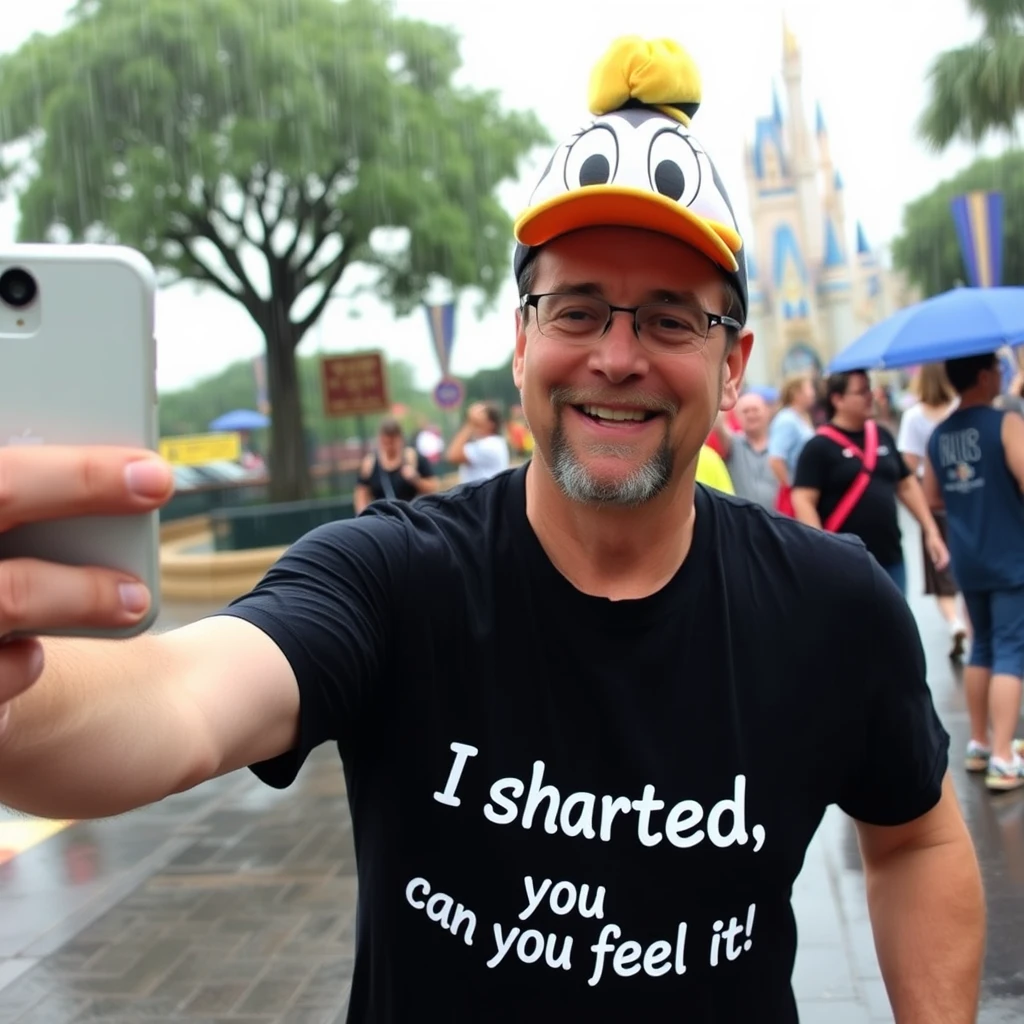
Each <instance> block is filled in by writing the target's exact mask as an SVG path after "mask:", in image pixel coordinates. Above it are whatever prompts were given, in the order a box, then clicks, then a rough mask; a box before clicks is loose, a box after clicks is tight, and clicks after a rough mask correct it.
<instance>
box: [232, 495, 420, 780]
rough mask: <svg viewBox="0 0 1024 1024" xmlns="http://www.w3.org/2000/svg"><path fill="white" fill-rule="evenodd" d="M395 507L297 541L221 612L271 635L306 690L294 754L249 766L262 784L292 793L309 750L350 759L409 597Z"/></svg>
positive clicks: (404, 545)
mask: <svg viewBox="0 0 1024 1024" xmlns="http://www.w3.org/2000/svg"><path fill="white" fill-rule="evenodd" d="M403 524H404V520H402V519H400V518H398V517H396V516H395V515H394V514H393V513H390V512H389V510H388V509H386V508H385V509H382V510H379V511H375V510H374V509H371V510H369V511H368V512H367V513H366V514H365V515H363V516H360V517H359V518H358V519H346V520H342V521H339V522H333V523H329V524H327V525H325V526H321V527H318V528H317V529H315V530H313V531H312V532H310V533H308V534H307V535H306V536H305V537H303V538H302V539H301V540H299V541H297V542H296V543H295V544H294V545H293V546H292V547H291V548H289V549H288V551H287V552H285V554H284V555H283V556H282V557H281V559H280V560H279V561H278V562H277V563H276V564H275V565H274V566H272V567H271V568H270V570H269V571H268V572H267V574H266V576H264V578H263V579H262V580H261V581H260V583H259V584H257V586H256V587H255V588H254V589H253V590H252V591H250V592H249V593H248V594H246V595H244V596H243V597H240V598H238V599H237V600H236V601H234V602H232V603H231V604H230V605H228V607H227V608H225V609H223V611H222V612H220V614H223V615H234V616H237V617H238V618H241V619H245V620H246V621H247V622H251V623H252V624H253V625H254V626H256V627H258V628H259V629H261V630H263V632H264V633H266V634H267V635H268V636H269V637H270V639H271V640H273V641H274V643H275V644H277V646H278V647H279V648H280V649H281V651H282V653H283V654H284V656H285V657H286V658H287V659H288V663H289V664H290V665H291V667H292V671H293V672H294V673H295V678H296V680H297V682H298V686H299V732H298V739H297V741H296V745H295V747H294V748H293V749H292V750H291V751H289V752H288V753H286V754H283V755H282V756H280V757H277V758H275V759H273V760H271V761H266V762H262V763H260V764H255V765H252V766H251V769H252V771H253V772H254V773H255V774H256V775H257V776H258V777H259V778H260V779H262V780H263V781H264V782H266V783H268V784H269V785H271V786H274V787H275V788H278V789H284V788H286V787H287V786H289V785H290V784H291V783H292V782H293V781H294V779H295V776H296V775H297V774H298V771H299V769H300V768H301V767H302V765H303V763H304V762H305V760H306V758H307V757H308V756H309V754H310V752H311V751H312V750H313V749H314V748H315V747H317V746H319V745H320V744H321V743H324V742H327V741H335V742H337V743H338V744H339V746H340V748H341V753H342V756H343V757H344V756H345V755H346V752H347V751H348V750H349V749H350V748H351V745H352V738H353V736H354V735H355V734H356V733H357V732H358V730H359V729H360V727H361V724H362V719H363V718H364V717H365V716H363V715H362V711H363V708H364V706H365V704H366V701H367V699H368V696H369V695H370V694H371V693H372V692H373V690H374V688H375V685H376V684H377V682H378V680H379V678H380V676H381V673H382V667H383V664H384V661H385V657H386V653H387V651H388V650H390V649H392V645H393V641H394V636H393V634H394V632H395V630H396V628H397V625H396V621H397V617H398V616H397V611H398V602H399V600H400V597H401V595H402V594H403V593H404V592H405V591H406V585H405V583H406V580H405V577H406V575H407V566H408V551H409V544H408V534H407V531H406V529H405V527H404V525H403Z"/></svg>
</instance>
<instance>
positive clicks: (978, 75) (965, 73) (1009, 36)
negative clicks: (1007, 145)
mask: <svg viewBox="0 0 1024 1024" xmlns="http://www.w3.org/2000/svg"><path fill="white" fill-rule="evenodd" d="M967 6H968V8H969V9H970V10H971V11H972V12H974V13H975V14H979V15H980V16H981V18H982V21H983V28H982V33H981V35H980V36H979V38H978V39H976V40H975V41H974V42H971V43H967V44H966V45H965V46H959V47H957V48H956V49H953V50H947V51H946V52H945V53H942V54H940V55H939V56H938V57H937V58H936V59H935V61H934V63H933V64H932V66H931V69H930V71H929V75H928V79H929V86H930V96H929V99H928V103H927V106H926V108H925V111H924V114H923V115H922V117H921V119H920V122H919V125H918V130H919V132H920V134H921V136H922V137H923V138H924V139H925V141H927V142H928V143H929V144H930V145H931V146H932V147H934V148H935V149H938V150H942V149H945V148H946V147H947V146H948V145H949V144H950V143H951V142H952V141H953V140H954V139H956V138H960V139H963V140H965V141H967V142H969V143H971V144H973V145H977V144H978V143H979V142H981V141H982V139H984V138H985V137H986V136H987V135H988V134H989V133H991V132H1005V133H1006V134H1008V135H1009V136H1010V137H1011V138H1013V136H1014V134H1015V126H1016V123H1017V118H1018V116H1019V115H1020V113H1021V111H1022V110H1024V0H967Z"/></svg>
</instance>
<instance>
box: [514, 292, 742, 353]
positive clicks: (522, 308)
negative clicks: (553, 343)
mask: <svg viewBox="0 0 1024 1024" xmlns="http://www.w3.org/2000/svg"><path fill="white" fill-rule="evenodd" d="M551 297H556V298H577V299H591V300H593V301H595V302H603V303H604V304H605V305H606V306H607V307H608V319H607V321H606V322H605V325H604V327H603V328H602V329H601V331H600V332H599V333H598V334H595V335H594V336H593V337H585V338H580V339H579V340H580V341H581V342H583V343H586V342H591V341H600V339H601V338H603V337H604V336H605V335H606V334H607V333H608V331H609V330H611V326H612V317H613V316H615V314H616V313H629V315H630V316H632V318H633V334H634V335H636V339H637V341H639V342H640V343H641V344H643V339H642V338H641V337H640V311H641V310H642V309H650V308H652V307H653V308H655V309H656V308H658V307H660V306H687V305H692V306H693V307H694V308H696V309H699V310H700V311H701V312H702V313H703V314H704V316H706V317H707V319H708V329H707V331H706V332H705V333H704V337H703V339H702V340H701V343H700V345H699V346H698V347H697V348H694V349H686V350H684V352H683V354H686V353H688V352H701V351H703V349H704V346H705V345H707V343H708V336H709V335H710V334H711V332H712V330H713V329H714V328H715V327H719V326H721V327H726V328H732V329H733V330H734V331H741V330H743V324H741V323H740V322H739V320H735V319H733V318H732V317H731V316H721V315H719V314H718V313H710V312H708V310H706V309H705V308H704V307H703V306H700V305H697V304H696V303H686V302H644V303H642V304H641V305H639V306H613V305H612V304H611V303H610V302H609V301H608V300H607V299H602V298H601V297H600V296H599V295H586V294H584V293H582V292H530V293H529V294H527V295H520V296H519V312H520V313H525V312H526V308H527V307H528V306H532V307H533V309H534V312H535V315H536V317H537V330H540V308H539V304H540V301H541V299H547V298H551ZM541 334H544V332H543V331H541ZM544 336H545V337H547V335H546V334H545V335H544ZM555 340H560V339H555ZM561 340H568V339H561Z"/></svg>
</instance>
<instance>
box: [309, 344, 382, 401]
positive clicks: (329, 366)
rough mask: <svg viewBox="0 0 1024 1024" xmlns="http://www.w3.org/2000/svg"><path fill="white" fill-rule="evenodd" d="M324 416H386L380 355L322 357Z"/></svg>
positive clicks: (372, 353)
mask: <svg viewBox="0 0 1024 1024" xmlns="http://www.w3.org/2000/svg"><path fill="white" fill-rule="evenodd" d="M320 375H321V381H322V383H323V390H324V415H325V416H359V415H362V414H363V413H373V412H386V411H387V410H388V409H389V408H390V407H391V403H390V402H389V401H388V380H387V372H386V368H385V365H384V357H383V356H382V355H381V354H380V352H361V353H358V354H356V355H349V356H325V357H324V358H323V359H322V360H321V363H320Z"/></svg>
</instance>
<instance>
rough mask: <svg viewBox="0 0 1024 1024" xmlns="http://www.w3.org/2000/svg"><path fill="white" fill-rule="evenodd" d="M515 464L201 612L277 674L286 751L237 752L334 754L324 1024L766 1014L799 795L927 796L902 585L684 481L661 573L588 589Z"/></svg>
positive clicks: (868, 563)
mask: <svg viewBox="0 0 1024 1024" xmlns="http://www.w3.org/2000/svg"><path fill="white" fill-rule="evenodd" d="M525 475H526V469H525V468H520V469H516V470H511V471H509V472H506V473H503V474H501V475H500V476H497V477H495V478H493V479H491V480H489V481H486V482H484V483H480V484H472V485H469V486H466V487H463V488H460V489H459V490H458V491H455V492H451V493H448V494H442V495H433V496H428V497H425V498H421V499H418V500H417V501H416V502H415V503H413V504H404V503H397V502H396V503H385V504H381V505H379V506H373V507H372V508H371V510H370V511H369V512H367V513H366V514H364V515H363V516H361V517H359V518H358V519H354V520H348V521H343V522H337V523H332V524H330V525H328V526H324V527H321V528H319V529H317V530H315V531H314V532H312V533H311V534H309V535H308V536H306V537H305V538H303V539H302V540H300V541H299V542H298V543H296V544H295V545H294V546H293V547H292V548H291V549H290V551H289V552H288V553H287V554H286V555H285V556H284V557H283V558H282V560H281V561H280V563H279V564H278V565H276V566H275V567H274V568H272V569H271V570H270V572H269V573H268V574H267V576H266V578H265V579H264V580H263V582H261V583H260V584H259V586H257V587H256V589H255V590H254V591H253V592H252V593H251V594H249V595H247V596H245V597H243V598H241V599H239V600H238V601H237V602H235V603H234V604H233V605H232V606H231V607H230V608H229V609H227V613H228V614H232V615H236V616H240V617H242V618H244V619H246V620H248V621H250V622H252V623H254V624H255V625H256V626H258V627H259V628H260V629H262V630H264V631H265V632H266V633H267V634H269V636H270V637H272V638H273V639H274V641H275V642H276V643H277V644H278V645H279V646H280V648H281V650H282V651H283V652H284V654H285V655H286V656H287V658H288V660H289V662H290V664H291V666H292V668H293V669H294V672H295V675H296V677H297V679H298V683H299V688H300V694H301V721H300V728H299V737H298V741H297V746H296V748H295V749H294V750H293V751H292V752H290V753H288V754H286V755H284V756H282V757H280V758H277V759H276V760H274V761H270V762H267V763H263V764H258V765H254V766H253V771H254V772H255V773H256V774H257V775H258V776H259V777H260V778H261V779H263V780H265V781H266V782H267V783H268V784H270V785H272V786H275V787H282V788H283V787H286V786H288V785H289V784H290V783H291V782H292V781H293V780H294V778H295V776H296V774H297V772H298V771H299V769H300V768H301V766H302V764H303V761H304V760H305V758H306V757H307V756H308V754H309V753H310V751H311V750H312V749H313V748H314V747H316V746H317V745H319V744H321V743H324V742H333V743H336V744H337V745H338V748H339V751H340V755H341V758H342V760H343V763H344V772H345V778H346V782H347V790H348V799H349V804H350V809H351V815H352V821H353V836H354V842H355V849H356V858H357V870H358V877H359V907H358V924H357V938H356V959H355V966H354V971H353V981H352V990H351V1000H350V1006H349V1020H350V1021H351V1022H353V1024H370V1022H373V1024H407V1022H408V1024H413V1022H416V1024H419V1022H421V1021H428V1020H429V1021H433V1020H437V1021H442V1020H443V1021H452V1022H458V1024H462V1022H472V1024H476V1022H481V1024H482V1022H497V1024H502V1022H509V1024H511V1022H531V1024H533V1022H545V1021H558V1022H564V1021H570V1020H573V1021H575V1020H579V1021H587V1022H588V1024H591V1022H594V1024H603V1022H609V1024H610V1022H615V1024H619V1022H622V1021H649V1020H650V1021H653V1020H685V1021H687V1022H688V1024H693V1022H712V1021H714V1022H730V1024H731V1022H738V1021H747V1020H758V1021H760V1022H763V1024H793V1022H795V1021H796V1020H797V1013H796V1007H795V1002H794V999H793V994H792V989H791V984H790V977H791V973H792V969H793V962H794V956H795V949H796V929H795V924H794V918H793V913H792V910H791V907H790V893H791V886H792V884H793V881H794V879H795V878H796V877H797V875H798V873H799V872H800V869H801V866H802V864H803V859H804V854H805V851H806V849H807V846H808V843H809V842H810V840H811V837H812V836H813V834H814V832H815V829H816V828H817V826H818V824H819V822H820V820H821V818H822V815H823V813H824V811H825V809H826V807H827V806H828V805H829V804H832V803H836V804H838V805H839V806H840V807H841V808H843V810H845V811H846V812H847V813H849V814H850V815H852V816H854V817H855V818H858V819H860V820H863V821H866V822H873V823H876V824H881V825H894V824H899V823H903V822H907V821H910V820H911V819H913V818H915V817H918V816H920V815H921V814H923V813H925V812H926V811H928V810H929V809H930V808H931V807H932V806H934V804H935V803H936V802H937V800H938V799H939V796H940V787H941V780H942V777H943V774H944V772H945V769H946V764H947V741H948V737H947V735H946V733H945V732H944V730H943V728H942V726H941V725H940V723H939V721H938V719H937V717H936V714H935V710H934V708H933V705H932V700H931V696H930V692H929V690H928V687H927V685H926V683H925V667H924V658H923V654H922V650H921V644H920V641H919V638H918V633H917V629H916V626H915V623H914V620H913V618H912V617H911V614H910V612H909V610H908V608H907V605H906V603H905V602H904V601H903V599H902V597H901V596H900V594H899V593H898V591H897V590H896V588H895V587H894V586H893V585H892V583H891V582H890V581H889V579H888V578H887V577H886V576H885V575H884V574H883V573H882V572H881V570H880V569H879V568H878V566H877V565H876V564H875V562H874V561H873V560H872V559H871V558H870V557H868V555H867V553H866V552H865V550H864V546H863V545H862V544H861V543H860V542H859V541H858V540H856V539H854V538H850V537H834V536H828V535H825V534H823V533H820V532H818V531H814V530H811V529H809V528H807V527H805V526H803V525H801V524H799V523H797V522H794V521H793V520H790V519H786V518H784V517H781V516H777V515H775V514H774V513H771V512H768V511H766V510H765V509H763V508H761V507H759V506H757V505H754V504H752V503H749V502H745V501H743V500H741V499H735V498H729V497H726V496H724V495H719V494H716V493H714V492H711V491H708V490H705V489H704V488H700V487H699V488H698V489H697V492H696V509H697V514H696V526H695V531H694V537H693V543H692V547H691V550H690V553H689V555H688V556H687V558H686V560H685V562H684V563H683V565H682V567H681V568H680V569H679V571H678V572H677V573H676V574H675V576H674V577H673V578H672V579H671V581H670V582H669V583H668V584H667V585H666V586H665V587H664V588H663V589H661V590H660V591H659V592H657V593H655V594H653V595H651V596H650V597H647V598H643V599H640V600H627V601H614V602H613V601H609V600H605V599H603V598H597V597H591V596H587V595H586V594H583V593H581V592H580V591H578V590H576V589H575V588H574V587H573V586H572V585H571V584H570V583H569V582H568V581H567V580H566V579H565V578H564V577H563V576H561V575H560V574H559V573H558V572H557V571H556V569H555V568H554V567H553V565H552V564H551V562H550V561H549V559H548V558H547V556H546V554H545V552H544V550H543V548H542V547H541V545H540V543H539V541H538V540H537V538H536V535H535V534H534V533H533V530H532V529H531V527H530V524H529V522H528V519H527V516H526V499H525V483H524V481H525Z"/></svg>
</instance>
